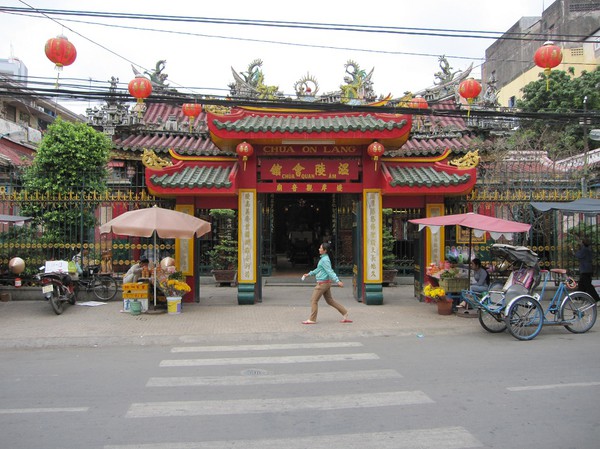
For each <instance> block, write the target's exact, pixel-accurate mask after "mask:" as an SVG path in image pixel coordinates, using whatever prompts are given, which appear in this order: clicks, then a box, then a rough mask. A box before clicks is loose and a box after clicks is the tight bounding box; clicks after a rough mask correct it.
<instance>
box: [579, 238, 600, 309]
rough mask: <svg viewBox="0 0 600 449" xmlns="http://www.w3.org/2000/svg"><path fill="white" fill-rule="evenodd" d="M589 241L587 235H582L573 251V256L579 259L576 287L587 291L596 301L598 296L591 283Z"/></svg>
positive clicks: (591, 266) (591, 259)
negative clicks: (574, 251) (577, 246)
mask: <svg viewBox="0 0 600 449" xmlns="http://www.w3.org/2000/svg"><path fill="white" fill-rule="evenodd" d="M590 243H591V242H590V240H589V239H588V238H587V237H583V238H582V239H581V243H580V245H579V249H578V250H577V252H576V253H575V257H577V259H578V260H579V282H578V283H577V289H578V290H579V291H582V292H585V293H588V294H589V295H590V296H591V297H592V298H594V301H596V302H598V301H599V300H600V297H599V296H598V292H597V291H596V289H595V288H594V286H593V285H592V273H593V272H594V267H593V265H592V262H593V260H594V254H593V252H592V248H591V245H590Z"/></svg>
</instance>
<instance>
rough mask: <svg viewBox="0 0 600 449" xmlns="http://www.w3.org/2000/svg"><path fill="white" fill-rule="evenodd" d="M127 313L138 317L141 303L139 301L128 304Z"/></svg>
mask: <svg viewBox="0 0 600 449" xmlns="http://www.w3.org/2000/svg"><path fill="white" fill-rule="evenodd" d="M129 313H131V314H132V315H139V314H140V313H142V303H141V302H140V301H131V302H130V303H129Z"/></svg>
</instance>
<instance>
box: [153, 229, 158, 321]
mask: <svg viewBox="0 0 600 449" xmlns="http://www.w3.org/2000/svg"><path fill="white" fill-rule="evenodd" d="M152 251H154V267H153V268H154V282H152V285H154V310H156V283H157V282H158V280H157V279H156V231H154V247H153V248H152Z"/></svg>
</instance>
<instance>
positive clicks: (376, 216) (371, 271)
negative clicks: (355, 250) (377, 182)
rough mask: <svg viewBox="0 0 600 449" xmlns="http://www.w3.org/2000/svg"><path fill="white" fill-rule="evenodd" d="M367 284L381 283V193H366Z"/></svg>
mask: <svg viewBox="0 0 600 449" xmlns="http://www.w3.org/2000/svg"><path fill="white" fill-rule="evenodd" d="M364 202H365V216H364V220H365V223H364V230H365V243H364V245H365V259H364V263H365V270H364V271H365V282H372V283H374V282H381V281H382V279H381V276H382V254H381V192H380V191H379V190H376V191H365V193H364Z"/></svg>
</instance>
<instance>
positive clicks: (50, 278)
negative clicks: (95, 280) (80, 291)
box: [36, 267, 77, 315]
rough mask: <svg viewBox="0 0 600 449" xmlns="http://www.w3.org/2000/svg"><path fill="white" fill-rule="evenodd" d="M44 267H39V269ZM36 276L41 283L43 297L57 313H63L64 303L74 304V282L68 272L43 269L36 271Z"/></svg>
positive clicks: (75, 296)
mask: <svg viewBox="0 0 600 449" xmlns="http://www.w3.org/2000/svg"><path fill="white" fill-rule="evenodd" d="M45 269H46V267H40V270H45ZM36 278H37V280H38V281H40V282H41V284H42V293H43V295H44V298H45V299H46V300H47V301H48V302H50V306H51V307H52V310H54V313H56V314H57V315H60V314H61V313H63V311H64V305H65V303H67V302H68V303H69V304H75V302H76V301H77V293H76V290H75V282H74V281H73V278H72V277H71V275H69V273H68V272H58V271H50V272H45V271H44V272H40V273H38V274H37V276H36Z"/></svg>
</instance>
